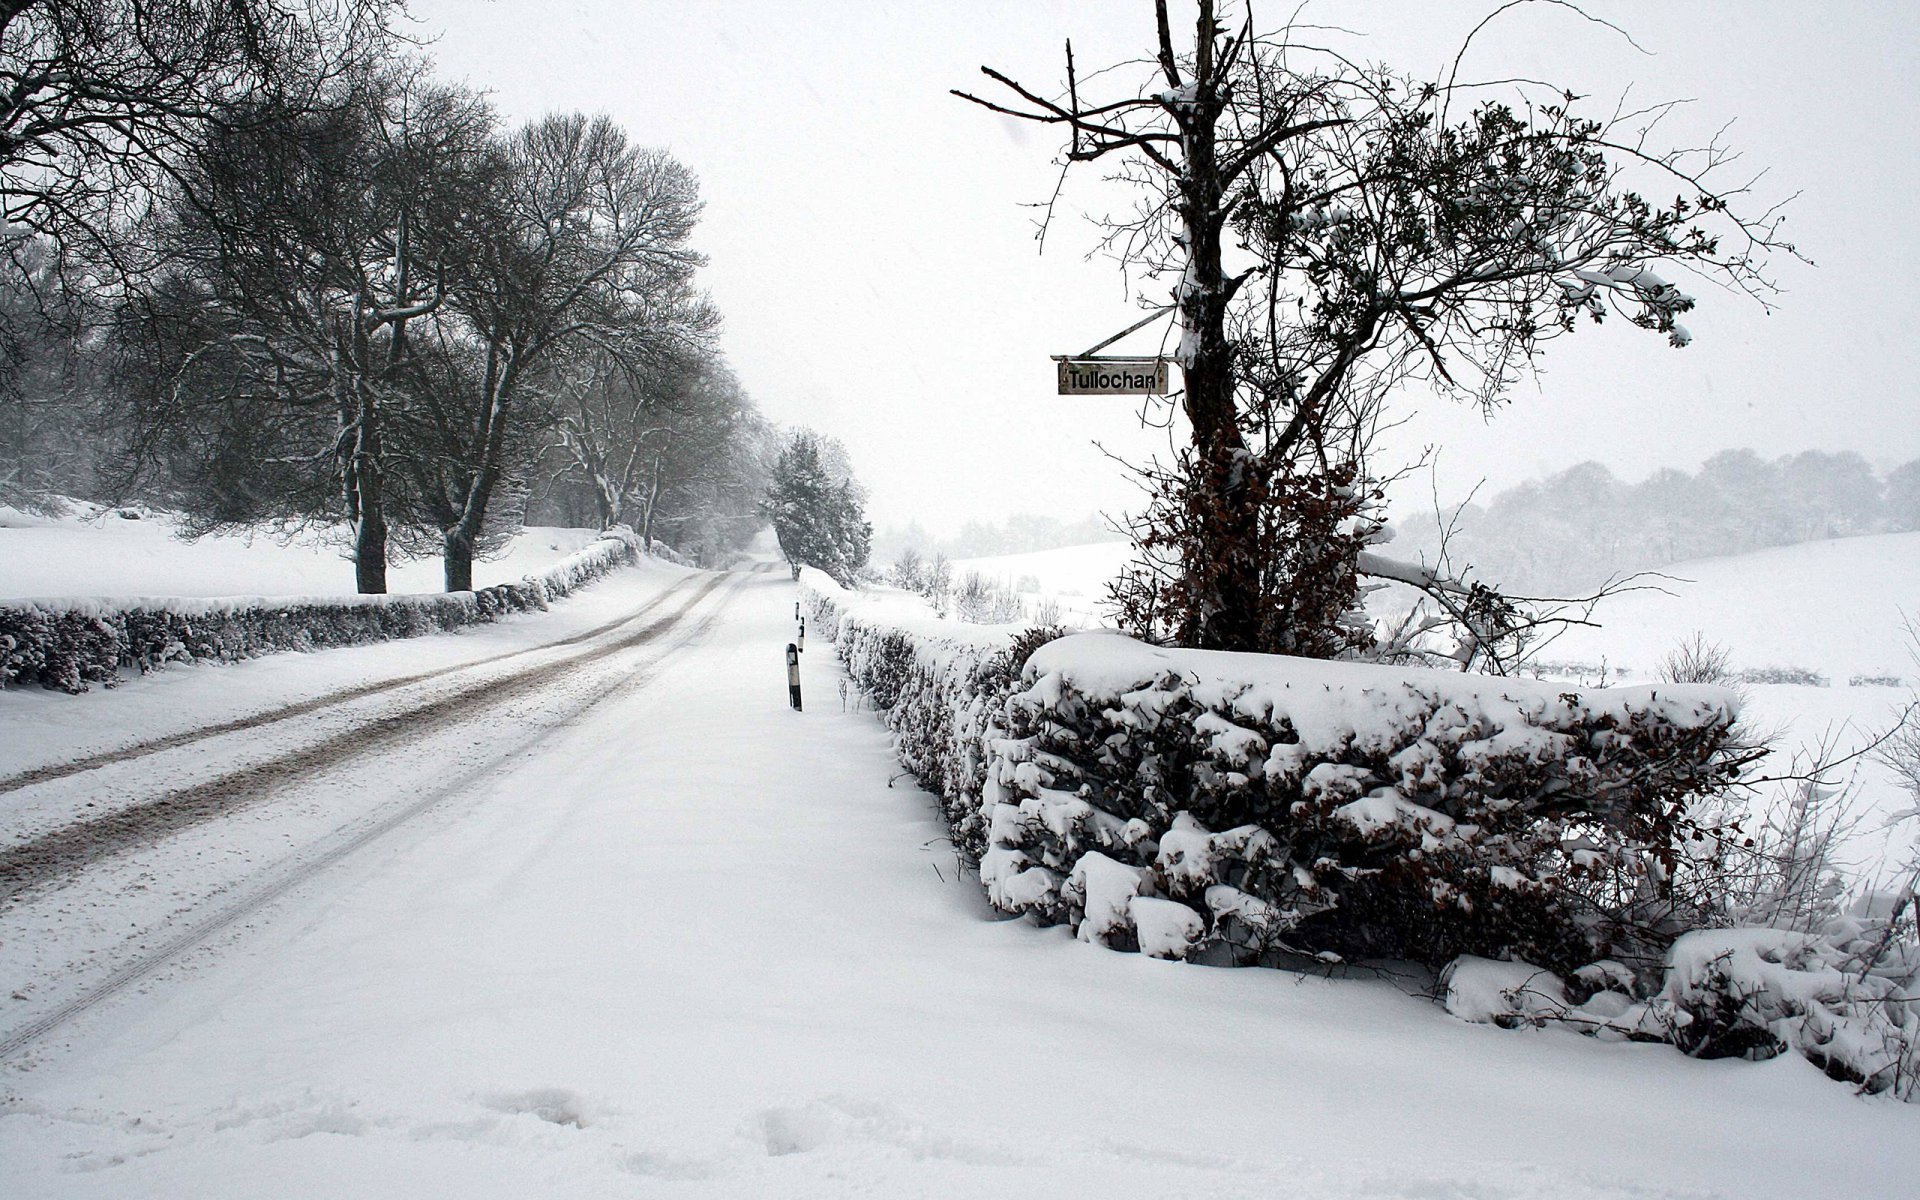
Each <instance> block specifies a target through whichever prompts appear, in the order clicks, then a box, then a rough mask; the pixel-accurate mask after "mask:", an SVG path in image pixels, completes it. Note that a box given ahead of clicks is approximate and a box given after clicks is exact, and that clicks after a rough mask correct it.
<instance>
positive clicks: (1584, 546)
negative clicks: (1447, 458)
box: [1393, 450, 1920, 595]
mask: <svg viewBox="0 0 1920 1200" xmlns="http://www.w3.org/2000/svg"><path fill="white" fill-rule="evenodd" d="M1394 524H1395V527H1396V529H1397V530H1398V537H1397V538H1396V539H1395V541H1394V543H1393V549H1394V551H1395V552H1396V554H1397V555H1398V556H1399V557H1402V558H1407V557H1413V556H1415V555H1416V554H1417V555H1420V556H1424V557H1425V558H1426V559H1427V560H1428V561H1430V562H1431V561H1434V560H1435V558H1436V557H1437V556H1438V555H1439V553H1440V552H1441V547H1442V542H1443V536H1442V531H1443V529H1444V528H1446V527H1447V526H1449V525H1450V526H1451V533H1450V534H1448V535H1447V536H1445V538H1444V541H1445V548H1446V553H1447V556H1448V558H1449V559H1450V560H1451V562H1452V563H1453V564H1454V565H1455V566H1456V567H1460V566H1470V567H1471V568H1472V572H1473V574H1474V575H1476V576H1478V577H1480V578H1483V579H1485V580H1487V581H1489V582H1491V583H1495V584H1499V585H1503V586H1504V587H1506V588H1507V589H1509V590H1515V591H1521V592H1526V593H1530V594H1534V595H1543V594H1553V593H1571V592H1574V591H1583V590H1585V589H1588V588H1591V587H1593V586H1594V585H1596V584H1598V583H1600V582H1603V581H1604V580H1605V579H1606V578H1607V577H1609V576H1614V575H1623V574H1630V573H1632V572H1634V571H1644V570H1650V569H1653V568H1656V567H1661V566H1665V565H1666V564H1668V563H1675V562H1682V561H1685V560H1687V559H1694V558H1711V557H1716V556H1719V555H1726V554H1742V553H1745V552H1747V551H1750V550H1761V549H1765V548H1767V547H1769V546H1787V545H1792V544H1794V543H1797V542H1808V541H1817V540H1820V539H1823V538H1835V537H1851V536H1855V535H1858V534H1867V533H1895V532H1903V531H1907V530H1915V529H1920V461H1915V462H1910V463H1907V464H1905V465H1903V466H1900V467H1898V468H1895V469H1894V470H1891V471H1889V472H1887V473H1886V474H1885V475H1884V476H1882V475H1879V474H1876V473H1875V472H1874V470H1873V468H1872V467H1871V466H1869V465H1868V463H1867V461H1866V459H1864V458H1862V457H1861V456H1860V455H1858V454H1855V453H1853V452H1851V451H1847V452H1843V453H1838V454H1829V453H1825V452H1823V451H1818V450H1809V451H1806V452H1805V453H1802V454H1795V455H1789V456H1786V457H1783V458H1779V459H1775V460H1773V461H1768V460H1766V459H1764V458H1761V457H1760V456H1759V455H1758V454H1756V453H1754V452H1753V451H1751V450H1728V451H1724V452H1722V453H1720V454H1716V455H1714V456H1713V457H1712V458H1710V459H1708V460H1707V461H1706V462H1705V463H1704V464H1702V465H1701V467H1700V469H1699V470H1698V471H1696V472H1694V473H1692V474H1689V473H1687V472H1685V471H1680V470H1673V469H1666V470H1661V471H1656V472H1655V473H1654V474H1652V475H1650V476H1648V477H1647V478H1646V479H1644V480H1642V481H1640V482H1639V483H1624V482H1622V481H1621V480H1619V479H1617V478H1615V477H1614V475H1613V473H1612V472H1611V471H1609V470H1608V469H1607V468H1606V467H1605V466H1603V465H1601V464H1600V463H1597V462H1586V463H1581V464H1580V465H1578V466H1575V467H1571V468H1569V469H1567V470H1565V471H1562V472H1560V473H1559V474H1557V475H1553V476H1550V477H1549V478H1547V479H1544V480H1541V481H1539V482H1537V483H1526V484H1522V485H1520V486H1519V487H1516V488H1511V489H1509V490H1507V491H1504V492H1501V493H1499V494H1498V495H1496V496H1494V497H1492V498H1491V499H1488V500H1483V501H1481V500H1476V501H1473V502H1470V503H1467V504H1464V505H1461V506H1460V507H1459V508H1458V509H1454V510H1447V511H1444V512H1442V513H1441V514H1439V517H1438V518H1437V519H1436V517H1435V516H1434V515H1433V514H1431V513H1429V514H1425V515H1423V516H1421V517H1419V518H1416V519H1413V520H1406V521H1396V522H1395V523H1394Z"/></svg>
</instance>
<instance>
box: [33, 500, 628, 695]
mask: <svg viewBox="0 0 1920 1200" xmlns="http://www.w3.org/2000/svg"><path fill="white" fill-rule="evenodd" d="M637 554H638V539H636V538H634V537H633V536H632V535H630V534H626V533H624V532H617V533H613V534H610V535H608V536H607V537H604V538H602V539H601V540H599V541H597V542H595V543H594V544H593V545H591V546H588V547H587V548H586V549H584V550H581V551H580V552H579V553H577V554H574V555H571V556H570V557H568V558H567V559H565V560H564V561H562V562H560V563H559V564H557V565H555V566H554V567H552V568H550V569H549V570H547V571H545V572H543V573H542V574H540V575H537V576H529V577H527V578H526V579H523V580H521V581H520V582H518V583H502V584H496V585H495V586H493V587H488V588H480V589H478V590H476V591H471V592H447V593H438V594H431V595H408V596H396V595H385V596H328V597H301V598H291V599H290V598H275V597H244V598H231V599H211V600H197V599H141V600H136V601H132V602H128V603H113V602H108V601H98V600H13V601H0V686H4V685H14V684H36V683H37V684H39V685H40V686H42V687H45V688H49V689H52V690H55V691H63V692H68V693H79V692H84V691H86V690H87V689H88V688H89V687H90V686H91V685H92V684H95V683H104V684H107V685H109V686H111V685H112V684H113V683H115V682H116V681H117V680H118V679H119V677H120V672H121V671H122V670H123V669H135V670H138V671H140V672H141V673H142V674H144V673H146V672H148V671H153V670H157V669H159V668H160V667H163V666H165V665H166V664H167V663H169V662H174V661H194V660H214V661H220V662H233V661H237V660H239V659H243V658H255V657H258V656H259V655H262V654H272V653H274V652H276V651H280V650H316V649H322V648H326V647H331V646H349V645H356V644H359V643H362V642H376V641H385V640H388V639H392V638H406V637H418V636H420V635H421V634H426V633H436V632H440V631H443V630H449V629H459V628H463V627H465V626H468V625H477V624H483V623H485V622H488V621H493V620H496V619H498V618H499V617H501V616H503V615H505V614H507V613H516V612H528V611H534V610H544V609H545V608H546V607H547V602H548V601H550V600H554V599H558V598H560V597H562V596H566V595H569V594H570V593H572V592H574V591H575V590H577V589H579V588H581V587H583V586H585V585H586V584H588V583H591V582H592V581H593V580H595V579H598V578H600V577H601V576H603V575H606V574H607V573H608V572H610V571H612V570H614V569H615V568H617V567H620V566H623V565H626V564H629V563H632V562H633V561H634V560H635V558H636V556H637Z"/></svg>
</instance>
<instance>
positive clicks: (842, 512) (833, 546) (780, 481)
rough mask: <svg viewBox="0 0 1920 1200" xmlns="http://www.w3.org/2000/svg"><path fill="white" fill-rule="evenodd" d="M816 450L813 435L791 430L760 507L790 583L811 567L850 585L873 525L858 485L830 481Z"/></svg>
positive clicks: (845, 480) (863, 559)
mask: <svg viewBox="0 0 1920 1200" xmlns="http://www.w3.org/2000/svg"><path fill="white" fill-rule="evenodd" d="M822 449H823V447H822V443H821V439H820V438H819V437H818V436H816V435H815V434H813V433H811V432H809V431H807V430H804V429H803V430H800V431H798V432H796V433H795V434H794V435H793V436H792V438H790V439H789V440H788V442H787V445H786V448H785V449H783V450H781V451H780V457H779V459H778V460H777V461H776V462H775V463H774V467H773V482H772V484H771V486H769V487H768V489H767V498H766V500H765V502H764V505H763V507H764V508H765V511H766V514H767V516H768V518H769V519H770V520H772V522H773V532H774V536H775V537H777V538H778V539H779V541H780V552H781V553H782V554H784V555H786V559H787V565H788V566H790V567H792V568H793V577H794V578H795V579H798V578H800V568H801V567H817V568H819V569H820V570H822V571H825V572H826V573H827V574H828V575H831V576H832V577H833V578H834V579H835V580H837V581H838V582H839V583H841V584H843V585H846V586H849V587H850V586H852V585H853V582H854V578H855V576H857V575H858V574H859V571H860V569H861V568H862V567H864V566H866V565H867V556H868V554H869V553H870V552H871V546H872V539H873V526H871V525H869V524H868V523H867V521H866V518H865V515H864V513H863V511H862V509H863V508H864V506H865V496H864V495H863V493H862V491H861V489H860V486H859V485H858V484H857V483H855V482H854V480H853V477H852V475H851V474H849V475H847V476H846V477H844V478H841V479H838V480H836V479H835V478H834V477H833V474H832V472H831V471H829V470H828V468H827V466H826V464H825V463H824V462H823V461H822V459H823V455H822Z"/></svg>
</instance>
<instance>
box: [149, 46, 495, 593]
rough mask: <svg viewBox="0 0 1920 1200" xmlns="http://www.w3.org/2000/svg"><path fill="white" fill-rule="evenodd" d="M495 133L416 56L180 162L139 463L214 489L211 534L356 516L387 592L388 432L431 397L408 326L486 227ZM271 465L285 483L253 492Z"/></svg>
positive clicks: (373, 582) (428, 309)
mask: <svg viewBox="0 0 1920 1200" xmlns="http://www.w3.org/2000/svg"><path fill="white" fill-rule="evenodd" d="M491 138H492V114H491V112H490V110H489V109H488V108H487V106H486V105H485V104H484V103H483V102H482V101H480V100H479V99H478V98H477V97H476V96H474V95H473V94H472V93H469V92H465V91H462V90H459V89H452V88H446V87H442V86H439V85H435V84H432V83H430V82H428V81H426V80H425V78H424V75H423V73H422V72H421V71H420V70H419V69H418V67H416V66H413V65H410V64H407V65H401V66H399V67H396V68H394V69H391V70H386V71H382V72H380V73H379V74H377V75H375V76H374V77H372V78H369V79H363V80H359V81H356V82H355V83H354V84H353V85H352V87H351V88H350V89H349V90H348V93H347V94H346V95H345V96H343V97H340V98H338V100H337V102H336V103H335V104H334V105H333V106H332V107H331V108H328V109H326V110H323V111H316V112H311V113H308V112H282V113H277V114H273V115H272V118H271V119H267V118H266V117H262V118H261V119H258V120H252V121H248V122H245V123H242V124H239V125H236V126H221V127H217V128H215V129H214V130H213V132H212V133H211V135H210V136H209V137H208V138H207V139H206V140H205V142H204V143H203V144H202V146H201V147H200V148H199V150H198V151H197V152H196V154H195V155H194V156H193V157H192V158H191V159H190V160H188V161H187V162H186V163H184V164H183V165H182V166H181V167H180V168H179V170H178V174H179V175H180V177H181V180H182V186H181V187H180V188H178V189H177V190H176V191H175V192H174V193H173V196H172V204H171V207H170V209H169V211H168V213H167V215H166V216H165V218H164V219H163V220H162V221H160V222H159V223H158V238H157V241H158V243H159V246H160V251H161V254H162V256H163V259H164V261H165V262H166V264H167V267H166V271H165V273H164V274H163V275H162V277H161V279H160V281H159V283H158V284H157V285H156V286H155V287H154V288H152V289H151V291H150V292H149V293H147V294H146V295H143V296H141V297H139V298H138V299H137V300H135V301H134V302H132V303H131V304H129V306H128V309H127V324H129V325H130V326H133V327H135V328H136V329H137V330H138V332H139V340H138V341H137V342H136V347H137V349H136V352H135V354H134V360H133V369H132V371H131V372H130V374H132V375H135V376H141V375H145V374H149V373H151V361H150V360H151V358H152V357H154V356H158V357H159V358H160V361H162V362H163V363H166V364H169V365H168V366H167V367H166V369H165V370H163V371H162V372H160V373H159V376H160V378H159V379H158V380H157V383H158V386H156V387H152V388H150V389H149V390H148V393H147V396H146V402H145V403H144V404H142V405H140V406H139V407H138V409H137V410H136V414H135V415H136V417H137V422H136V424H137V425H138V427H139V428H140V429H141V430H143V431H144V432H143V437H142V442H141V444H140V445H139V446H138V447H137V450H138V451H139V455H138V457H139V458H143V459H145V460H146V461H149V462H158V463H160V464H161V465H163V466H164V468H165V470H166V471H167V472H168V473H170V474H172V475H174V476H176V477H178V476H181V475H185V476H186V477H188V478H194V477H198V478H200V479H201V480H202V481H203V482H204V485H205V487H204V490H205V491H207V492H209V493H211V494H209V495H203V496H202V497H201V498H200V500H199V502H197V503H190V504H189V506H188V507H189V512H190V514H196V515H197V516H198V517H199V519H200V523H201V525H202V527H203V528H205V527H212V526H219V525H230V524H251V523H255V522H258V521H261V520H270V519H279V518H284V517H286V516H289V515H297V516H300V517H305V518H310V519H319V520H324V521H329V522H330V521H333V520H338V519H341V518H344V519H345V520H346V521H347V522H348V524H349V526H350V527H351V530H352V533H351V536H352V545H353V558H354V563H355V574H356V580H357V583H358V587H359V590H360V591H362V592H384V591H385V590H386V568H387V558H388V553H387V551H388V545H387V543H388V536H389V517H388V496H387V474H388V460H389V453H388V448H387V445H386V437H387V425H388V422H389V421H390V420H391V419H394V418H395V417H397V416H398V415H400V414H399V413H398V412H396V411H395V410H404V409H405V408H407V407H410V406H412V405H414V404H418V403H429V402H431V399H432V397H431V396H430V395H427V394H426V389H425V387H424V386H423V379H422V374H421V369H420V365H419V364H418V362H417V361H416V356H415V353H414V345H413V342H412V340H411V339H410V333H409V331H410V329H411V327H412V326H413V325H414V324H415V323H417V322H420V321H422V320H423V319H425V318H428V317H430V316H431V315H432V314H434V313H435V312H436V311H438V310H439V309H440V308H441V307H442V306H443V305H445V304H446V302H447V297H448V292H449V287H450V283H451V281H452V278H453V273H454V272H455V270H456V269H457V267H458V265H459V264H460V263H462V262H463V261H464V257H465V254H466V247H467V246H468V244H469V243H470V241H471V238H472V230H473V228H474V227H475V226H476V225H478V224H481V223H482V222H483V219H484V217H483V214H482V212H481V211H480V206H481V205H482V204H483V203H484V201H485V199H486V196H487V184H488V180H489V179H490V178H492V177H493V176H494V175H495V174H497V159H496V155H495V152H494V148H493V145H492V142H491ZM134 382H135V385H136V386H137V380H136V381H134ZM209 427H211V428H212V429H213V430H215V431H216V432H217V433H218V434H219V435H220V436H215V437H209V436H207V434H208V430H209ZM322 438H324V439H325V440H324V441H322V440H320V439H322ZM316 443H317V444H316ZM207 450H212V451H216V452H218V451H222V450H232V451H236V452H235V453H228V454H224V455H221V454H219V453H216V454H215V455H213V456H212V457H209V456H208V455H207V454H206V453H205V451H207ZM262 469H265V470H266V471H267V473H268V477H269V478H270V479H271V480H272V486H248V485H249V483H250V482H256V483H257V482H258V479H257V473H258V472H259V471H260V470H262Z"/></svg>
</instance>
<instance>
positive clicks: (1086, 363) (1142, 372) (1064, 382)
mask: <svg viewBox="0 0 1920 1200" xmlns="http://www.w3.org/2000/svg"><path fill="white" fill-rule="evenodd" d="M1054 365H1055V366H1057V367H1058V368H1059V370H1060V394H1061V395H1062V396H1163V395H1165V394H1166V393H1167V391H1168V390H1169V389H1168V388H1167V360H1166V359H1164V358H1060V359H1055V360H1054Z"/></svg>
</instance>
